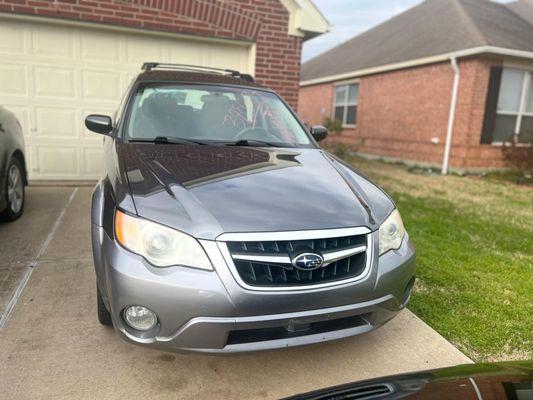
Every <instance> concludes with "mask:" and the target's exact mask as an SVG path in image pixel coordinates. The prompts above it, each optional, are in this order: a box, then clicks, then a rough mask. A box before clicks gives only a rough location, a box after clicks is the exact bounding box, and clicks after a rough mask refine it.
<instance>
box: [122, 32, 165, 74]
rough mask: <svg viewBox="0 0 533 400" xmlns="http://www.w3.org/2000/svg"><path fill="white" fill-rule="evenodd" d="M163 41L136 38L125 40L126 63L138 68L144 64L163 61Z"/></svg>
mask: <svg viewBox="0 0 533 400" xmlns="http://www.w3.org/2000/svg"><path fill="white" fill-rule="evenodd" d="M162 42H164V41H161V40H157V39H153V38H139V37H137V36H134V37H131V38H127V39H126V62H127V63H129V64H135V65H136V66H137V68H138V66H139V65H141V64H142V63H144V62H149V61H160V60H164V59H165V57H164V53H165V51H164V43H162Z"/></svg>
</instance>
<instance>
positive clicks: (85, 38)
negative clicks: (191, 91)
mask: <svg viewBox="0 0 533 400" xmlns="http://www.w3.org/2000/svg"><path fill="white" fill-rule="evenodd" d="M1 18H2V17H1V16H0V104H1V105H4V106H6V108H8V109H10V110H11V111H13V112H15V114H16V115H17V117H18V118H19V120H20V122H21V124H22V126H23V130H24V134H25V136H26V158H27V160H28V164H29V168H28V169H29V172H30V175H29V177H30V179H32V180H34V179H95V178H97V177H98V176H99V175H100V174H101V171H102V165H103V163H102V154H103V146H102V136H101V135H97V134H95V133H92V132H89V131H88V130H87V129H86V128H85V126H84V122H83V121H84V119H85V117H86V116H87V115H89V114H106V115H111V116H112V115H113V114H114V112H115V110H116V107H117V106H118V104H119V102H120V99H121V97H122V95H123V93H124V90H125V89H126V87H127V86H128V85H129V84H130V82H131V80H132V79H133V78H134V77H135V76H136V75H137V74H138V73H139V71H140V67H141V64H142V63H143V62H146V61H161V62H174V63H182V64H197V65H205V66H216V67H225V68H240V69H241V70H242V71H245V72H250V71H248V67H249V66H250V63H249V57H250V47H249V46H246V47H245V46H243V45H241V44H235V45H229V44H228V45H226V44H223V43H220V42H209V41H202V40H198V39H190V38H184V37H175V38H174V37H172V38H171V37H169V36H167V35H164V36H160V35H157V36H156V35H152V34H142V33H124V32H115V31H109V30H105V31H104V30H103V29H102V28H100V27H97V26H96V25H95V27H94V28H86V27H83V28H82V27H68V28H67V27H65V26H61V25H60V22H59V21H58V23H57V25H55V24H50V23H41V22H36V21H35V20H31V21H27V22H25V21H21V20H17V21H14V20H5V19H1Z"/></svg>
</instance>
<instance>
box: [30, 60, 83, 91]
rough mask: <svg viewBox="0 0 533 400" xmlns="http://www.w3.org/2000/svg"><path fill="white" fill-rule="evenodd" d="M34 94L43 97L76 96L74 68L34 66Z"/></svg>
mask: <svg viewBox="0 0 533 400" xmlns="http://www.w3.org/2000/svg"><path fill="white" fill-rule="evenodd" d="M33 76H34V82H35V83H34V84H35V95H37V96H43V97H61V98H74V97H76V89H75V84H74V70H73V69H70V68H58V67H47V66H46V67H45V66H36V67H35V68H34V73H33Z"/></svg>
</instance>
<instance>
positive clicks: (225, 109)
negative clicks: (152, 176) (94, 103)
mask: <svg viewBox="0 0 533 400" xmlns="http://www.w3.org/2000/svg"><path fill="white" fill-rule="evenodd" d="M130 115H131V117H130V121H129V123H128V127H127V136H128V138H129V139H130V140H147V139H155V138H158V137H166V138H168V139H186V140H191V141H197V142H198V141H205V142H213V143H216V142H221V143H237V142H239V141H250V142H253V141H257V142H264V143H267V144H272V145H274V146H287V147H294V146H305V145H310V144H311V142H310V140H309V136H308V135H307V133H306V132H305V131H304V129H303V128H302V126H301V125H300V124H299V122H298V121H297V120H296V118H295V117H294V115H293V114H292V112H291V111H290V110H289V108H288V107H287V106H286V105H285V104H284V103H283V102H282V101H281V100H280V99H279V97H278V96H276V95H275V94H273V93H270V92H266V91H262V90H253V89H248V88H234V87H220V86H205V85H147V86H143V87H141V88H139V90H138V91H137V93H136V94H135V98H134V101H133V108H132V110H131V114H130Z"/></svg>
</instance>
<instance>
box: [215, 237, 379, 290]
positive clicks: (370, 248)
mask: <svg viewBox="0 0 533 400" xmlns="http://www.w3.org/2000/svg"><path fill="white" fill-rule="evenodd" d="M364 229H365V230H366V229H367V228H364ZM330 231H336V233H337V234H336V235H332V236H328V237H329V238H332V237H341V236H343V235H345V234H346V230H345V229H337V230H330ZM315 232H319V233H318V235H319V236H314V237H308V236H306V237H305V240H308V239H316V238H322V237H323V236H322V237H321V236H320V232H323V231H315ZM293 233H295V234H298V233H300V232H293ZM349 234H352V235H353V234H354V233H353V231H351V232H350V233H349ZM359 234H361V232H360V231H359ZM225 235H232V234H224V235H222V236H225ZM239 235H240V234H239ZM262 235H263V234H262V233H260V234H257V236H255V237H262V239H258V240H257V241H261V240H263V241H267V240H271V241H274V240H280V239H278V238H279V236H276V235H275V233H273V232H268V239H267V237H266V236H262ZM374 235H375V232H370V231H368V232H367V234H366V235H365V237H366V246H357V247H354V248H351V249H345V250H342V251H338V252H331V253H329V254H330V256H331V254H332V253H333V254H334V253H341V252H344V251H347V250H350V251H355V250H357V252H356V253H354V254H357V253H360V252H363V251H365V250H366V251H367V254H366V261H365V268H364V270H363V271H362V272H361V273H360V274H359V275H357V276H354V277H350V278H348V279H344V280H338V281H331V282H325V283H318V284H316V285H302V286H253V285H249V284H247V283H246V282H244V280H243V279H242V278H241V276H240V275H239V272H238V271H237V268H236V267H235V264H234V262H233V257H234V256H235V254H234V255H233V256H232V254H231V253H230V251H229V248H228V245H227V244H226V243H225V242H224V241H222V240H220V238H221V236H219V239H218V240H217V242H216V243H217V246H218V248H219V250H220V252H221V254H222V257H223V258H224V260H225V261H226V264H227V266H228V268H229V270H230V272H231V274H232V275H233V278H234V279H235V280H236V281H237V283H238V284H239V286H241V287H242V288H244V289H247V290H251V291H258V292H294V291H309V290H316V289H322V288H328V287H332V286H340V285H346V284H351V283H353V282H357V281H361V280H364V279H366V278H367V277H368V275H369V273H370V269H371V267H372V264H373V262H374V253H375V252H374V241H375V238H374ZM227 237H228V236H225V237H224V238H227ZM295 237H297V238H298V239H295ZM295 237H285V236H284V240H300V239H301V238H302V236H300V235H297V236H295ZM243 239H244V240H243ZM227 240H228V241H255V240H251V236H239V237H238V239H236V238H235V237H231V240H230V239H227ZM363 248H364V249H363ZM246 256H252V255H248V254H247V255H246ZM275 257H276V258H278V256H275ZM279 257H280V258H281V257H282V258H284V259H286V260H289V257H285V256H279ZM344 257H346V256H345V255H344ZM340 258H343V257H340ZM254 260H255V261H257V258H255V259H254ZM265 262H266V261H265ZM331 262H334V261H331V260H330V261H328V263H331ZM289 263H290V261H289Z"/></svg>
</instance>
